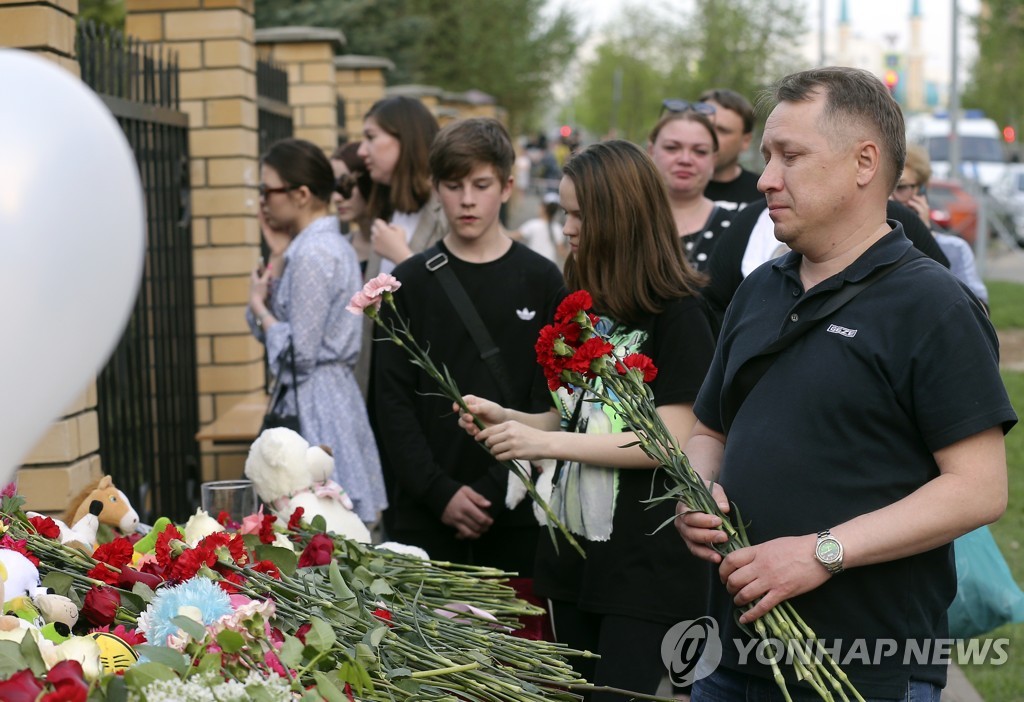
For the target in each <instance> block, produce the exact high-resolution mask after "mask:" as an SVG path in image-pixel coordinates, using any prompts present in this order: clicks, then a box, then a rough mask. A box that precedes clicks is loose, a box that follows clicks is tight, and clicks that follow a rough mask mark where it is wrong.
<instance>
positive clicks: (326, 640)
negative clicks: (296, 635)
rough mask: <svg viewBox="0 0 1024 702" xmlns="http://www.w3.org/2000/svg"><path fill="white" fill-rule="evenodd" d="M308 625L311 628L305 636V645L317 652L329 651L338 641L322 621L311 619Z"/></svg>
mask: <svg viewBox="0 0 1024 702" xmlns="http://www.w3.org/2000/svg"><path fill="white" fill-rule="evenodd" d="M310 623H311V624H312V627H313V628H312V629H310V630H309V633H308V634H306V645H307V646H311V647H312V648H314V649H316V650H317V651H328V650H330V648H331V646H333V645H334V642H335V641H337V640H338V637H337V636H336V635H335V634H334V629H332V628H331V625H330V624H328V623H327V622H325V621H324V620H323V619H313V621H312V622H310Z"/></svg>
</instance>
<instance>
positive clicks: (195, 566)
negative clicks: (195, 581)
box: [169, 548, 217, 581]
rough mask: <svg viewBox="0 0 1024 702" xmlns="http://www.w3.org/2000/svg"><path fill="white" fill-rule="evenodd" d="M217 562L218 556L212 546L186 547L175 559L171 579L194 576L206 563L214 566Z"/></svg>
mask: <svg viewBox="0 0 1024 702" xmlns="http://www.w3.org/2000/svg"><path fill="white" fill-rule="evenodd" d="M216 564H217V556H216V554H214V552H213V549H210V548H189V549H185V551H183V552H182V554H181V555H180V556H178V557H177V558H176V559H175V560H174V564H173V565H172V566H171V576H170V578H169V579H170V580H179V581H185V580H189V579H191V578H194V577H195V575H196V573H198V572H199V569H200V568H202V567H203V566H204V565H205V566H206V567H208V568H213V566H215V565H216Z"/></svg>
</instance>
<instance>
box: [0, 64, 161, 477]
mask: <svg viewBox="0 0 1024 702" xmlns="http://www.w3.org/2000/svg"><path fill="white" fill-rule="evenodd" d="M0 244H2V246H0V485H2V484H4V483H6V482H8V481H9V480H11V477H12V476H13V474H14V469H15V468H16V467H17V465H18V464H19V463H20V462H21V461H22V460H23V459H24V458H25V456H26V454H27V453H28V452H29V451H30V450H31V449H32V448H33V446H35V444H36V442H37V441H38V440H39V439H40V438H41V437H42V435H43V434H44V433H45V432H46V430H47V429H48V428H49V426H50V424H51V423H52V422H53V420H54V419H56V418H57V417H58V416H59V415H60V413H61V411H62V410H64V409H66V408H67V406H68V405H70V403H71V401H72V400H74V399H75V397H77V396H78V395H79V394H80V393H81V392H82V391H83V390H84V389H85V388H86V387H87V385H88V383H89V382H90V380H91V379H92V378H93V377H94V376H95V374H96V373H97V372H98V371H99V370H100V369H101V368H102V366H103V364H104V363H105V362H106V360H107V358H108V356H109V354H110V352H111V350H112V349H113V348H114V345H115V344H116V343H117V341H118V339H119V338H120V336H121V333H122V331H123V329H124V326H125V323H126V322H127V320H128V317H129V315H130V313H131V310H132V307H133V305H134V302H135V296H136V294H137V292H138V286H139V279H140V275H141V272H142V265H143V258H144V255H145V216H144V209H143V195H142V184H141V182H140V181H139V174H138V170H137V168H136V165H135V159H134V157H133V156H132V150H131V147H130V146H129V145H128V142H127V141H126V140H125V137H124V134H123V133H122V131H121V128H120V127H119V126H118V124H117V122H116V121H115V119H114V117H113V116H112V115H111V114H110V111H109V110H108V109H107V108H106V106H105V105H104V104H103V103H102V102H101V101H100V100H99V98H97V97H96V95H95V94H94V93H93V92H92V91H91V90H90V89H89V88H88V87H86V86H85V85H84V84H83V83H82V82H81V81H80V80H79V79H78V78H76V77H75V76H73V75H72V74H70V73H68V72H67V71H66V70H64V69H63V68H60V67H59V66H57V65H56V64H54V63H52V62H50V61H47V60H45V59H42V58H39V57H37V56H35V55H33V54H30V53H28V52H25V51H18V50H15V49H0Z"/></svg>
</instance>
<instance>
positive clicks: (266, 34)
mask: <svg viewBox="0 0 1024 702" xmlns="http://www.w3.org/2000/svg"><path fill="white" fill-rule="evenodd" d="M256 45H257V47H258V49H259V53H260V56H261V57H263V58H268V59H270V60H272V61H274V62H275V63H277V64H279V65H281V66H283V67H284V68H285V69H286V70H287V71H288V102H289V103H291V105H292V107H294V108H295V115H294V119H295V136H296V137H298V138H300V139H307V140H309V141H311V142H313V143H314V144H316V145H317V146H319V147H320V148H322V149H323V150H324V151H326V152H327V153H328V154H330V153H331V152H332V151H334V148H335V147H336V146H337V145H338V143H339V141H340V140H342V139H344V136H345V135H344V134H341V133H340V132H339V129H338V109H337V107H338V90H337V87H336V84H335V77H334V52H335V49H339V50H340V49H341V48H342V47H344V45H345V35H344V34H342V33H341V32H339V31H338V30H336V29H324V28H322V27H270V28H267V29H259V30H257V31H256Z"/></svg>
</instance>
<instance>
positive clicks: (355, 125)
mask: <svg viewBox="0 0 1024 702" xmlns="http://www.w3.org/2000/svg"><path fill="white" fill-rule="evenodd" d="M335 79H336V81H337V88H338V95H340V96H341V97H342V98H344V100H345V121H346V125H347V128H348V134H349V138H351V139H352V140H353V141H355V140H358V139H359V138H360V134H361V133H362V130H363V115H365V114H366V113H367V112H369V111H370V108H371V107H373V103H375V102H377V101H378V100H380V99H381V98H383V97H384V88H385V77H384V70H383V69H381V68H338V69H336V70H335Z"/></svg>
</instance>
